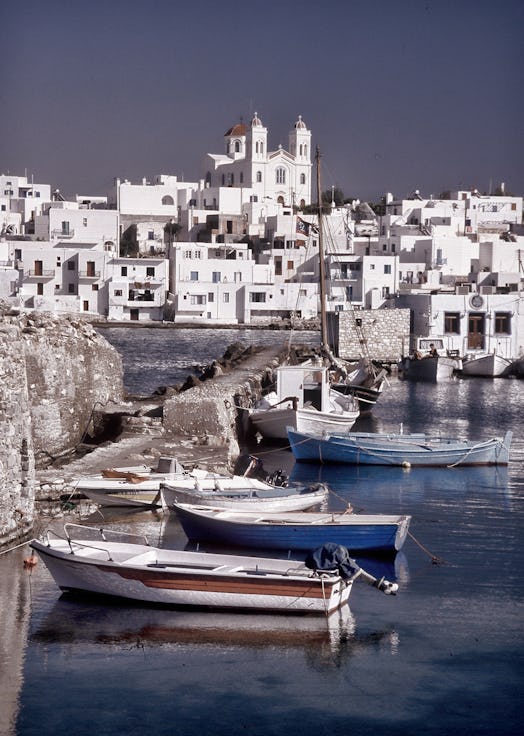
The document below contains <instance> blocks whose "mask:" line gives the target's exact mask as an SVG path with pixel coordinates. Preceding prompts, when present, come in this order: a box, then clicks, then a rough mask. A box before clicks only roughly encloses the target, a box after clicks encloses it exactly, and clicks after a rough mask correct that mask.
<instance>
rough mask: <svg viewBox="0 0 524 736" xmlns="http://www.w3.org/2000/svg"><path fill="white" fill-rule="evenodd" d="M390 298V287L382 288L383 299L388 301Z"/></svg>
mask: <svg viewBox="0 0 524 736" xmlns="http://www.w3.org/2000/svg"><path fill="white" fill-rule="evenodd" d="M388 296H389V286H383V287H382V299H387V298H388Z"/></svg>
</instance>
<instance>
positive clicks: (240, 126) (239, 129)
mask: <svg viewBox="0 0 524 736" xmlns="http://www.w3.org/2000/svg"><path fill="white" fill-rule="evenodd" d="M245 134H246V126H245V125H244V123H237V124H236V125H233V127H232V128H229V130H226V132H225V133H224V136H227V135H245Z"/></svg>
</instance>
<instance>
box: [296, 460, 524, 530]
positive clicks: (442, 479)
mask: <svg viewBox="0 0 524 736" xmlns="http://www.w3.org/2000/svg"><path fill="white" fill-rule="evenodd" d="M290 481H291V482H297V483H298V482H300V483H305V482H308V483H309V482H322V483H326V484H327V485H328V486H329V488H330V490H331V493H330V494H329V496H328V508H329V510H333V511H336V510H341V509H343V508H344V506H345V505H347V503H351V505H352V506H353V508H354V509H357V508H358V506H359V504H360V505H361V506H364V507H365V508H366V509H367V510H369V509H370V505H371V506H372V505H373V503H374V502H375V501H376V502H378V503H379V504H380V508H379V510H380V512H381V513H393V511H392V510H391V507H390V506H389V505H388V504H389V503H397V504H398V501H399V500H401V501H402V502H403V503H404V507H405V510H406V512H408V513H413V515H414V519H415V518H416V517H415V512H414V510H413V509H412V508H411V507H410V505H409V503H410V502H419V501H423V500H426V501H427V500H430V499H431V496H432V491H433V490H435V491H437V490H438V496H439V498H441V499H442V496H443V495H444V496H448V495H449V496H452V497H456V498H464V497H466V496H468V495H470V493H471V494H474V495H475V496H478V494H479V492H480V493H488V494H489V493H496V494H497V495H500V496H502V497H503V498H505V501H506V504H510V494H509V490H508V468H507V467H506V466H478V467H475V466H472V467H464V468H460V467H456V468H422V467H411V468H401V467H384V466H379V465H317V464H312V463H296V464H295V465H294V466H293V468H292V470H291V473H290ZM395 510H396V511H397V510H398V507H397V506H395ZM368 512H369V513H371V511H370V510H369V511H368Z"/></svg>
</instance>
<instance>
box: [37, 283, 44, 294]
mask: <svg viewBox="0 0 524 736" xmlns="http://www.w3.org/2000/svg"><path fill="white" fill-rule="evenodd" d="M36 293H37V295H38V296H43V295H44V285H43V284H41V283H39V284H37V285H36Z"/></svg>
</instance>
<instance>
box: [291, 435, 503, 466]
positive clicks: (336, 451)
mask: <svg viewBox="0 0 524 736" xmlns="http://www.w3.org/2000/svg"><path fill="white" fill-rule="evenodd" d="M511 437H512V434H511V432H508V433H506V435H505V437H504V438H495V439H492V440H488V441H486V442H478V443H474V442H458V441H456V440H453V441H447V440H445V439H442V440H438V439H437V440H428V439H426V438H425V437H424V436H423V435H422V436H420V435H419V436H417V435H414V436H412V437H411V439H410V436H409V435H384V434H383V435H372V434H364V433H362V434H359V433H355V435H354V436H352V435H351V434H348V435H334V434H332V435H329V434H327V435H313V434H305V433H300V432H295V431H294V430H292V429H289V431H288V440H289V444H290V446H291V451H292V452H293V455H294V457H295V460H297V461H299V462H317V463H347V464H350V465H404V466H410V465H416V466H434V467H449V466H461V467H462V466H465V465H507V464H508V462H509V451H510V445H511Z"/></svg>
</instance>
